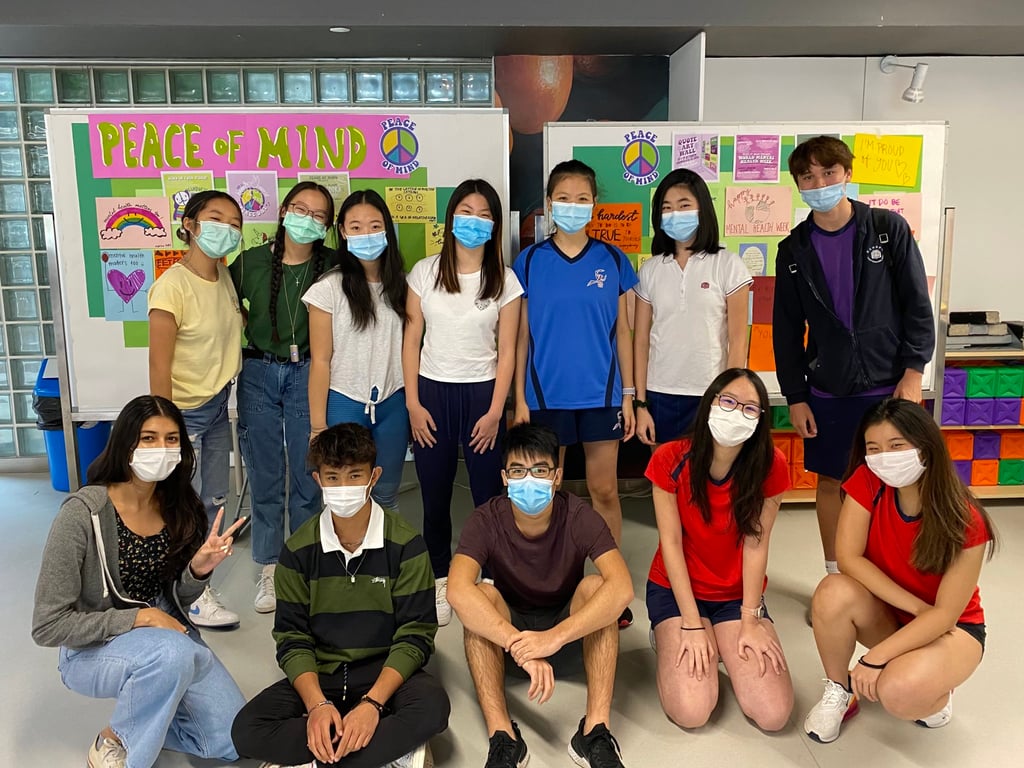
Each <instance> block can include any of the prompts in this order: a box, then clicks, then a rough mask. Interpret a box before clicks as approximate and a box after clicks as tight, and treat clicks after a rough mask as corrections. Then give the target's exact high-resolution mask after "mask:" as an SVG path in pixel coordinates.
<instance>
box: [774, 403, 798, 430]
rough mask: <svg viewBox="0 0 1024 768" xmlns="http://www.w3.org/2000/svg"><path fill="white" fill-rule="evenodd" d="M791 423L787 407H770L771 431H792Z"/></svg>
mask: <svg viewBox="0 0 1024 768" xmlns="http://www.w3.org/2000/svg"><path fill="white" fill-rule="evenodd" d="M792 428H793V422H791V421H790V420H789V407H788V406H785V405H773V406H772V429H792Z"/></svg>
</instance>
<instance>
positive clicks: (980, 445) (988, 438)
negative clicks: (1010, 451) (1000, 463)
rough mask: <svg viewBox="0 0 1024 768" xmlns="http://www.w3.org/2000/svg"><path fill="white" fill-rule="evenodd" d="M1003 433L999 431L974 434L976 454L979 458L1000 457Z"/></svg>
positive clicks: (975, 457)
mask: <svg viewBox="0 0 1024 768" xmlns="http://www.w3.org/2000/svg"><path fill="white" fill-rule="evenodd" d="M1000 444H1001V435H1000V434H999V433H998V432H978V433H976V434H975V435H974V456H973V458H974V459H975V460H977V459H998V458H999V446H1000Z"/></svg>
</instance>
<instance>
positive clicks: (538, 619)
mask: <svg viewBox="0 0 1024 768" xmlns="http://www.w3.org/2000/svg"><path fill="white" fill-rule="evenodd" d="M571 605H572V600H570V601H569V602H568V603H566V604H565V605H563V606H560V607H558V606H556V607H554V608H537V609H534V610H529V611H525V610H517V609H515V608H513V607H512V606H509V607H508V612H509V614H510V618H511V620H512V626H513V627H515V628H516V629H518V630H520V631H521V632H544V631H545V630H548V629H551V628H552V627H553V626H555V625H556V624H558V623H560V622H562V621H564V620H565V619H567V618H568V617H569V608H570V606H571ZM547 661H548V662H549V663H550V664H551V667H552V669H554V670H555V671H556V672H558V673H559V674H563V675H565V674H570V675H571V674H576V673H577V672H579V671H580V670H582V669H583V640H582V639H580V640H574V641H573V642H571V643H566V644H565V645H563V646H562V647H561V648H560V649H559V650H557V651H556V652H555V653H554V654H552V655H551V656H549V657H548V659H547ZM505 671H506V672H507V673H509V674H512V675H515V676H516V677H527V674H526V673H525V672H524V671H523V670H522V669H520V668H519V665H518V664H516V663H515V662H514V661H513V660H512V657H511V656H510V655H509V654H508V653H507V652H506V653H505Z"/></svg>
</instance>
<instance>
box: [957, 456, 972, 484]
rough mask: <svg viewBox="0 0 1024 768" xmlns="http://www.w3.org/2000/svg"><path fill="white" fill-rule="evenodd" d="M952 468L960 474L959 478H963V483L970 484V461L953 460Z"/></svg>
mask: <svg viewBox="0 0 1024 768" xmlns="http://www.w3.org/2000/svg"><path fill="white" fill-rule="evenodd" d="M953 468H954V469H955V470H956V473H957V474H958V475H960V479H961V480H963V482H964V485H970V484H971V462H969V461H954V462H953Z"/></svg>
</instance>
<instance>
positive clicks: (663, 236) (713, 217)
mask: <svg viewBox="0 0 1024 768" xmlns="http://www.w3.org/2000/svg"><path fill="white" fill-rule="evenodd" d="M672 187H686V189H687V190H689V192H690V194H691V195H693V197H694V199H696V201H697V209H698V214H697V232H696V233H695V234H694V237H693V245H691V246H690V250H691V251H692V252H693V253H701V252H703V253H718V252H719V251H720V250H722V244H721V240H720V232H719V230H718V215H717V214H716V213H715V203H714V201H713V200H712V199H711V190H709V189H708V185H707V182H706V181H704V179H702V178H701V177H700V176H699V175H697V174H696V173H694V172H693V171H691V170H690V169H688V168H676V169H675V170H674V171H672V172H671V173H669V174H668V176H666V177H665V178H664V179H662V180H661V183H660V184H658V188H657V189H656V190H654V198H653V199H652V200H651V228H652V229H653V230H654V239H653V240H652V241H651V253H652V254H665V255H667V256H674V255H675V252H676V241H675V240H673V239H672V238H671V237H669V236H668V234H667V233H666V232H665V230H663V229H662V228H661V206H662V204H663V203H664V202H665V195H667V194H668V191H669V190H670V189H672Z"/></svg>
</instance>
